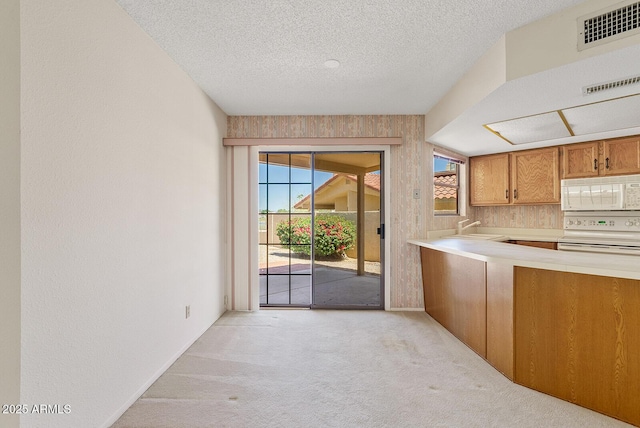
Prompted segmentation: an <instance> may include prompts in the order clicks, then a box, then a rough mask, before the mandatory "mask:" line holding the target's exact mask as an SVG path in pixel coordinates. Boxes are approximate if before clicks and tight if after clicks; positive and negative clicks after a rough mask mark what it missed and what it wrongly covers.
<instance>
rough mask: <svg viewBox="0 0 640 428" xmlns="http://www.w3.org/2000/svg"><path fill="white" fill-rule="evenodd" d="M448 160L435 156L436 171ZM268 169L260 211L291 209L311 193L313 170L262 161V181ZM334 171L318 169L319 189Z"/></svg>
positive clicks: (316, 178)
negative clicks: (268, 163)
mask: <svg viewBox="0 0 640 428" xmlns="http://www.w3.org/2000/svg"><path fill="white" fill-rule="evenodd" d="M447 164H448V162H447V160H446V159H441V158H434V171H435V172H439V171H446V167H447ZM267 169H268V176H269V184H268V185H267V184H261V185H260V203H259V204H260V206H259V210H260V212H263V211H264V210H266V209H267V208H268V209H269V211H270V212H277V211H278V210H279V209H286V210H288V209H290V208H291V207H292V206H293V205H294V204H295V203H296V202H298V200H300V199H301V197H300V195H302V197H304V196H307V195H308V194H310V193H311V171H310V170H309V169H306V168H295V167H292V168H291V169H289V167H286V166H280V165H273V164H270V165H267V164H264V163H260V172H259V176H260V183H266V182H267ZM289 172H290V173H291V183H292V184H291V195H289V189H290V188H289ZM332 176H333V173H330V172H322V171H316V172H315V175H314V185H315V188H316V189H317V188H318V187H320V186H322V185H323V184H324V183H326V182H327V180H329V179H330V178H331V177H332ZM267 191H268V192H269V206H268V207H267Z"/></svg>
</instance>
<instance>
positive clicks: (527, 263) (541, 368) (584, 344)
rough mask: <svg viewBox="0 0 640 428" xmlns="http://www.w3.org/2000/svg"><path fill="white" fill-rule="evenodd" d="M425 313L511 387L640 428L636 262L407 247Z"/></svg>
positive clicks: (485, 246) (464, 247) (521, 249)
mask: <svg viewBox="0 0 640 428" xmlns="http://www.w3.org/2000/svg"><path fill="white" fill-rule="evenodd" d="M409 243H411V244H414V245H417V246H419V248H420V252H421V260H422V276H423V278H422V279H423V286H424V301H425V310H426V312H427V313H429V314H430V315H431V316H432V317H433V318H434V319H435V320H436V321H438V322H439V323H440V324H442V325H443V326H444V327H445V328H447V329H448V330H449V331H450V332H451V333H452V334H454V335H455V336H456V337H458V338H459V339H460V340H461V341H462V342H464V343H465V344H467V345H468V346H469V347H470V348H471V349H473V350H474V351H475V352H476V353H478V354H479V355H480V356H481V357H483V358H484V359H485V360H486V361H487V362H488V363H490V364H491V365H492V366H493V367H495V368H496V369H497V370H499V371H500V372H502V373H503V374H504V375H505V376H507V377H508V378H509V379H511V380H512V381H514V382H516V383H518V384H520V385H523V386H527V387H529V388H532V389H535V390H538V391H541V392H544V393H547V394H550V395H553V396H556V397H558V398H561V399H564V400H567V401H570V402H573V403H575V404H578V405H581V406H584V407H587V408H590V409H593V410H595V411H598V412H601V413H604V414H607V415H609V416H612V417H615V418H618V419H621V420H623V421H626V422H629V423H632V424H634V425H640V359H639V358H638V356H639V355H640V263H639V262H640V260H639V258H638V257H637V256H629V255H609V254H592V253H578V252H565V251H555V250H549V249H543V248H534V247H527V246H520V245H514V244H510V243H506V242H495V241H488V240H474V239H456V238H449V239H447V238H443V239H436V240H421V239H415V240H410V241H409Z"/></svg>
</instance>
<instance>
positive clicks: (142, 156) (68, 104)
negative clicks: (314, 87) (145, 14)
mask: <svg viewBox="0 0 640 428" xmlns="http://www.w3.org/2000/svg"><path fill="white" fill-rule="evenodd" d="M5 1H6V0H3V2H5ZM11 2H13V1H12V0H11ZM20 8H21V10H20V13H21V16H20V25H21V37H22V40H21V60H22V64H21V65H22V71H21V91H22V94H21V102H22V106H21V116H22V117H21V121H22V136H21V138H22V153H21V156H22V159H21V164H22V171H21V187H22V201H21V212H22V218H21V221H22V285H21V293H22V318H21V320H22V321H21V327H22V357H21V358H22V368H21V396H20V401H19V402H22V403H31V404H33V403H44V404H51V405H54V404H58V405H64V404H68V405H69V406H70V413H69V414H62V415H58V414H30V415H27V416H23V417H22V421H21V422H22V424H21V426H22V427H25V428H31V427H51V426H64V427H71V428H73V427H99V426H109V425H110V424H111V423H112V422H114V421H115V419H117V418H118V417H119V416H120V415H121V414H122V413H123V412H124V411H125V410H126V409H127V408H128V406H129V405H131V404H132V403H133V402H134V401H135V399H136V398H138V397H139V396H140V395H141V394H142V393H143V392H144V391H145V390H146V388H148V386H149V385H150V384H151V383H152V382H153V381H155V380H156V379H157V377H158V376H159V375H160V374H162V373H163V371H164V370H165V369H166V368H167V367H168V366H169V365H170V364H172V363H173V362H174V361H175V359H176V358H177V357H178V356H179V355H180V354H181V353H182V352H183V351H184V350H185V349H186V348H187V347H188V346H189V345H191V344H192V343H193V341H195V339H197V338H198V337H199V336H200V335H201V334H202V333H203V332H204V331H205V330H206V329H207V328H208V327H209V326H211V324H212V323H213V322H214V321H215V320H216V319H217V318H218V317H219V316H220V315H221V314H222V313H223V312H224V310H225V306H224V281H225V256H226V252H227V246H226V244H225V222H224V220H225V213H224V211H225V210H224V207H225V194H226V186H225V184H226V167H225V149H224V148H223V147H222V137H223V136H224V134H225V132H226V130H225V127H226V115H225V114H224V113H223V112H222V111H221V110H220V109H219V108H218V107H217V106H216V105H215V104H214V103H213V102H212V101H211V100H210V99H209V98H208V97H207V96H206V95H205V94H204V93H203V92H202V90H201V89H200V88H199V87H198V86H197V85H196V84H195V83H194V82H193V81H192V80H191V79H190V78H189V77H188V76H187V75H186V74H185V73H184V72H183V71H182V70H181V69H180V68H179V67H178V66H177V65H176V64H175V62H174V61H172V60H171V59H170V58H169V56H168V55H167V54H166V53H165V52H164V51H162V50H161V49H160V48H159V47H158V46H157V45H156V44H155V43H154V42H153V41H152V40H151V39H150V38H149V36H148V35H147V34H145V33H144V32H143V31H142V30H141V29H140V27H139V26H138V25H137V24H135V23H134V22H133V20H132V19H131V18H130V17H129V16H128V15H127V14H126V13H125V12H124V11H123V10H122V9H121V8H120V7H119V6H118V4H117V3H116V2H113V1H104V0H58V1H55V2H47V1H44V2H43V1H21V2H20ZM3 9H4V3H3ZM3 18H4V16H3ZM13 18H14V19H15V16H14V17H13ZM0 27H4V23H3V24H2V25H0ZM3 29H4V28H3ZM2 62H4V58H3V61H2ZM2 76H3V79H4V78H5V75H4V73H3V74H2ZM3 144H4V140H3ZM0 171H2V172H3V173H4V168H0ZM3 222H4V217H3ZM2 245H4V237H3V243H2ZM3 269H4V268H3ZM3 293H4V282H3ZM0 299H4V294H3V296H2V297H0ZM186 305H191V316H190V318H188V319H185V318H186V317H185V306H186ZM2 340H3V343H2V352H0V354H2V355H4V352H5V348H4V343H5V342H4V340H5V338H4V337H3V338H2ZM4 381H5V378H4V377H3V378H2V381H0V383H4ZM0 425H3V421H0ZM3 426H4V425H3Z"/></svg>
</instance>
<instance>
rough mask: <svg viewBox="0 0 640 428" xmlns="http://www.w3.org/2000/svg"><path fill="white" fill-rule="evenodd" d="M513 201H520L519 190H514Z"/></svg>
mask: <svg viewBox="0 0 640 428" xmlns="http://www.w3.org/2000/svg"><path fill="white" fill-rule="evenodd" d="M513 199H518V189H513Z"/></svg>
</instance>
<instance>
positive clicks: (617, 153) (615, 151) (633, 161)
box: [562, 136, 640, 178]
mask: <svg viewBox="0 0 640 428" xmlns="http://www.w3.org/2000/svg"><path fill="white" fill-rule="evenodd" d="M626 174H640V136H634V137H624V138H616V139H613V140H605V141H591V142H589V143H580V144H570V145H568V146H562V178H584V177H597V176H603V175H626Z"/></svg>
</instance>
